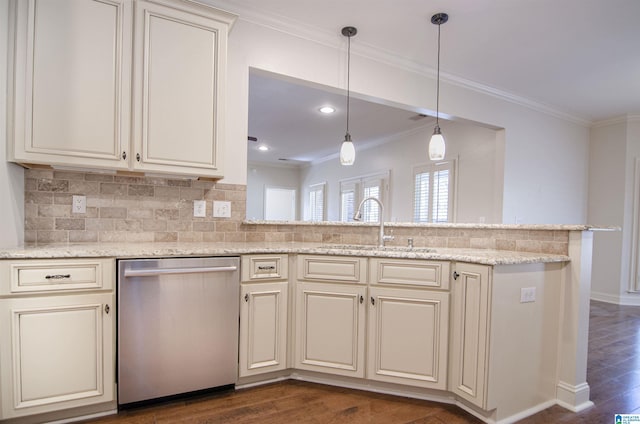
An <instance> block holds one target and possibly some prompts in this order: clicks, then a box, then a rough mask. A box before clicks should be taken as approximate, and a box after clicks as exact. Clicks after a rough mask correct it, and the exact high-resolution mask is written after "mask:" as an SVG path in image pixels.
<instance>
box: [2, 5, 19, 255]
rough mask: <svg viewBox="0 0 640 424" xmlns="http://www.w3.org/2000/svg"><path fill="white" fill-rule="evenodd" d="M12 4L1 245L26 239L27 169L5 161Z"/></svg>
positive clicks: (4, 93) (4, 25)
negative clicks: (25, 198)
mask: <svg viewBox="0 0 640 424" xmlns="http://www.w3.org/2000/svg"><path fill="white" fill-rule="evenodd" d="M8 15H9V4H8V2H6V1H3V2H0V143H1V144H0V145H1V146H2V147H1V148H0V199H2V206H0V247H15V246H19V245H21V244H22V243H23V241H24V171H23V169H22V168H21V167H19V166H18V165H15V164H13V163H9V162H7V161H6V157H7V156H6V155H7V151H6V147H5V146H6V144H7V143H6V139H7V121H6V117H7V113H6V105H7V86H6V82H7V47H8V46H7V43H8V26H9V25H8Z"/></svg>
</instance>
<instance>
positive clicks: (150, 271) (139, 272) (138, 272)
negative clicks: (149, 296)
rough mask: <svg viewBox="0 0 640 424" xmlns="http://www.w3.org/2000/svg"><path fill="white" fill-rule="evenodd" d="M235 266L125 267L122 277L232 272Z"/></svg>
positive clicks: (235, 268)
mask: <svg viewBox="0 0 640 424" xmlns="http://www.w3.org/2000/svg"><path fill="white" fill-rule="evenodd" d="M237 270H238V267H237V266H206V267H194V268H146V269H125V270H124V277H125V278H126V277H153V276H156V275H170V274H199V273H203V272H232V271H237Z"/></svg>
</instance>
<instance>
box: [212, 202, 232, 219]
mask: <svg viewBox="0 0 640 424" xmlns="http://www.w3.org/2000/svg"><path fill="white" fill-rule="evenodd" d="M213 217H214V218H231V202H221V201H215V202H213Z"/></svg>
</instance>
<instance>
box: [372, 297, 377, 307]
mask: <svg viewBox="0 0 640 424" xmlns="http://www.w3.org/2000/svg"><path fill="white" fill-rule="evenodd" d="M371 304H372V305H373V306H375V305H376V300H375V299H374V298H373V296H371Z"/></svg>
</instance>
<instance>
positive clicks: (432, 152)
mask: <svg viewBox="0 0 640 424" xmlns="http://www.w3.org/2000/svg"><path fill="white" fill-rule="evenodd" d="M448 20H449V15H447V14H446V13H436V14H435V15H433V16H432V17H431V23H432V24H434V25H438V74H437V83H436V126H435V128H433V135H432V136H431V140H430V141H429V159H431V160H443V159H444V152H445V144H444V137H443V136H442V133H441V132H440V121H439V115H440V25H442V24H444V23H446V22H447V21H448Z"/></svg>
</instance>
